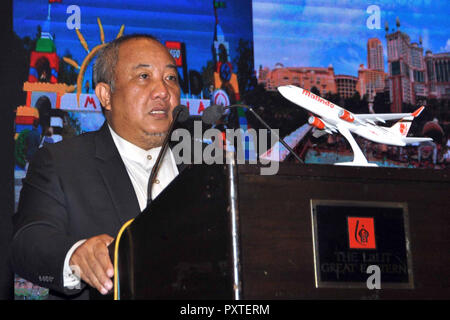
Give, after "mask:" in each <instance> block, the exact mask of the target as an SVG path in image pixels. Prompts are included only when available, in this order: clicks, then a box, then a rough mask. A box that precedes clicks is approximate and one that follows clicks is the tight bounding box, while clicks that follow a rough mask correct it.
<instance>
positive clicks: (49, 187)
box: [11, 123, 183, 299]
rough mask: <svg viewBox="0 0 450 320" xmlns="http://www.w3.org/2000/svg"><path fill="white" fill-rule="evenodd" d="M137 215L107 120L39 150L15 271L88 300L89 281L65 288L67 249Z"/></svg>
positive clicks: (18, 227) (16, 240)
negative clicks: (64, 276)
mask: <svg viewBox="0 0 450 320" xmlns="http://www.w3.org/2000/svg"><path fill="white" fill-rule="evenodd" d="M178 169H179V171H180V172H181V171H182V170H183V167H181V166H179V167H178ZM139 213H140V208H139V203H138V200H137V197H136V194H135V192H134V189H133V185H132V183H131V180H130V179H129V176H128V173H127V171H126V168H125V165H124V163H123V161H122V159H121V157H120V154H119V152H118V150H117V148H116V146H115V144H114V141H113V139H112V137H111V133H110V131H109V129H108V126H107V125H106V123H105V124H104V125H103V126H102V128H101V129H100V130H99V131H95V132H90V133H86V134H82V135H80V136H77V137H74V138H72V139H67V140H65V141H63V142H61V143H57V144H54V145H48V146H46V147H44V148H41V149H40V150H39V151H38V152H37V153H36V155H35V158H34V159H33V161H32V163H31V165H30V168H29V171H28V173H27V177H26V178H25V180H24V183H23V187H22V191H21V195H20V202H19V207H18V212H17V213H16V214H15V218H14V220H15V221H14V230H15V232H14V237H13V243H12V253H11V262H12V266H13V269H14V271H15V272H16V273H17V274H18V275H20V276H21V277H23V278H25V279H27V280H29V281H31V282H33V283H35V284H38V285H40V286H43V287H47V288H50V290H51V291H50V294H51V296H50V298H53V297H57V296H60V297H61V298H84V299H87V298H89V294H88V291H89V290H86V285H83V286H82V288H81V289H79V290H76V289H75V290H68V289H66V288H64V286H63V265H64V259H65V256H66V254H67V252H68V251H69V249H70V248H71V247H72V246H73V245H74V244H75V243H76V242H77V241H79V240H80V239H87V238H90V237H93V236H96V235H100V234H104V233H106V234H109V235H110V236H112V237H115V236H116V235H117V232H118V231H119V229H120V227H121V226H122V225H123V224H124V223H125V222H127V221H128V220H129V219H132V218H134V217H136V216H137V215H138V214H139ZM67 295H68V296H67Z"/></svg>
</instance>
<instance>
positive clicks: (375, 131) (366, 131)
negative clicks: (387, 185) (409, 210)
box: [278, 85, 432, 166]
mask: <svg viewBox="0 0 450 320" xmlns="http://www.w3.org/2000/svg"><path fill="white" fill-rule="evenodd" d="M278 91H279V92H280V93H281V95H283V96H284V97H285V98H286V99H288V100H289V101H291V102H293V103H295V104H297V105H298V106H300V107H302V108H304V109H306V110H308V111H310V112H312V113H313V114H315V115H316V116H311V117H310V118H309V119H308V123H309V124H310V125H311V126H313V127H315V128H316V129H319V130H320V131H316V132H315V133H314V136H316V137H317V136H321V135H322V134H324V133H329V134H333V133H337V132H339V133H341V134H342V135H343V136H344V137H345V138H346V139H347V140H348V142H349V143H350V146H351V147H352V149H353V153H354V158H353V161H352V162H345V163H336V164H341V165H358V166H376V164H373V163H369V162H368V161H367V159H366V157H365V156H364V154H363V153H362V151H361V149H360V148H359V146H358V144H357V143H356V141H355V139H354V138H353V136H352V133H356V134H357V135H359V136H361V137H364V138H366V139H368V140H371V141H374V142H378V143H383V144H388V145H394V146H405V145H407V144H412V143H418V142H423V141H432V139H431V138H416V137H407V134H408V131H409V129H410V127H411V123H412V121H413V119H414V118H415V117H417V116H419V114H420V113H421V112H422V111H423V109H424V108H425V107H423V106H422V107H420V108H418V109H417V110H416V111H414V112H412V113H378V114H376V113H374V114H353V113H351V112H350V111H348V110H345V109H344V108H342V107H340V106H338V105H336V104H334V103H332V102H330V101H328V100H326V99H323V98H321V97H319V96H317V95H315V94H313V93H311V92H310V91H308V90H305V89H302V88H299V87H296V86H292V85H288V86H281V87H278ZM388 120H399V121H398V122H396V123H395V124H394V125H393V126H392V127H383V126H379V125H377V124H376V122H381V123H385V122H386V121H388Z"/></svg>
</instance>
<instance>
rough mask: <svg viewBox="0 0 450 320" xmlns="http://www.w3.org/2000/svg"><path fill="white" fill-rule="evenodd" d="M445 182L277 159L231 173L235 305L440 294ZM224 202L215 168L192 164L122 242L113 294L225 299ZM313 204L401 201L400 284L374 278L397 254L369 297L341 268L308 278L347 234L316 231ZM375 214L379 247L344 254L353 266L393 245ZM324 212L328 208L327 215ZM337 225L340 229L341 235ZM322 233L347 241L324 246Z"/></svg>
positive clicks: (445, 259) (221, 172)
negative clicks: (270, 169) (270, 165)
mask: <svg viewBox="0 0 450 320" xmlns="http://www.w3.org/2000/svg"><path fill="white" fill-rule="evenodd" d="M449 175H450V174H449V170H442V171H439V170H425V169H424V170H418V169H397V168H361V167H340V166H329V165H298V164H293V163H281V164H280V169H279V172H278V174H276V175H273V176H262V175H260V168H259V167H258V166H256V165H255V166H252V165H243V166H238V183H237V186H238V197H237V199H238V222H239V261H238V262H239V270H238V271H239V274H240V280H241V282H240V284H241V289H242V291H241V292H242V294H241V298H242V299H448V298H449V297H450V255H449V254H448V252H449V248H450V210H449V206H450V200H449V199H450V197H449V190H450V183H449V182H450V180H449ZM228 199H229V197H228V181H227V173H226V166H225V165H211V166H207V165H193V166H190V167H189V168H187V169H186V170H185V171H183V173H182V174H181V175H180V176H178V177H177V179H176V180H174V181H173V182H172V183H171V184H170V185H169V186H168V187H167V188H166V189H165V190H164V191H163V192H162V193H161V194H160V196H159V197H158V198H157V199H155V201H154V202H153V203H152V204H151V206H150V208H148V210H146V211H144V212H143V213H142V214H141V215H140V216H138V217H137V218H136V219H135V220H134V221H133V223H132V224H130V226H128V227H127V228H126V229H125V231H124V233H123V235H122V237H121V239H120V245H119V251H118V252H119V259H118V261H119V263H118V266H117V267H118V270H119V278H118V280H119V286H118V292H119V296H120V299H200V300H202V299H234V295H233V291H234V290H235V289H236V288H235V287H234V286H233V274H234V271H233V261H232V260H233V259H232V256H233V253H232V249H233V248H232V245H231V242H232V236H231V233H230V203H229V200H228ZM321 200H323V201H331V202H333V201H339V202H342V203H348V204H349V205H352V204H354V203H359V204H361V203H362V204H363V210H362V211H361V214H362V215H364V216H367V212H368V211H370V210H367V212H366V210H365V209H364V204H365V203H368V204H373V203H377V204H381V205H383V203H394V204H395V203H402V204H404V207H405V208H407V212H406V214H405V216H404V217H403V216H402V219H404V223H405V224H404V225H405V226H406V229H401V230H403V231H404V232H405V234H406V240H405V246H406V249H405V250H407V252H408V260H407V264H408V272H409V273H408V274H406V277H407V279H408V281H407V282H408V285H404V286H403V287H401V286H400V287H395V286H394V287H391V286H386V287H385V286H384V282H383V280H384V279H388V278H389V277H388V276H387V275H386V276H385V274H384V273H383V272H384V271H385V270H387V271H386V272H391V271H392V270H391V269H390V267H389V266H390V265H391V264H392V265H394V263H395V261H394V260H395V255H394V256H392V255H391V256H389V257H390V259H391V260H392V261H391V262H392V263H391V262H389V261H388V262H389V263H391V264H386V265H385V268H382V271H381V289H379V290H378V289H373V290H369V289H368V288H367V287H365V283H364V285H360V286H359V287H357V286H356V287H355V286H353V284H354V283H353V282H351V281H349V280H348V279H351V277H353V275H352V274H351V273H347V274H346V276H347V277H350V278H348V279H347V280H345V279H344V280H345V281H343V282H339V281H340V280H339V279H338V282H333V281H331V282H330V281H329V279H328V280H327V281H325V282H323V284H325V285H322V284H321V282H320V281H318V277H319V278H320V277H324V276H326V273H325V272H326V271H327V270H326V268H322V267H323V266H321V265H320V262H319V261H318V247H320V248H321V249H322V250H331V251H332V250H338V249H336V248H338V246H341V247H342V246H347V242H348V237H352V234H351V232H350V231H349V232H348V234H347V233H345V232H346V231H345V232H344V231H342V232H341V233H339V232H340V231H339V232H338V231H337V229H339V228H340V227H339V224H336V225H328V226H327V225H326V224H327V222H326V219H325V220H323V219H322V220H320V221H321V222H320V221H319V222H320V223H319V225H320V224H322V226H320V230H318V226H317V225H315V222H317V221H315V220H316V218H317V217H315V216H314V215H313V210H312V203H313V201H321ZM372 209H373V208H372ZM380 210H381V209H380ZM372 211H373V210H372ZM374 212H375V213H374V214H378V215H380V216H381V217H382V218H383V219H385V218H386V219H388V220H386V221H387V222H386V223H385V222H383V223H384V224H385V225H387V226H383V223H381V222H380V221H378V220H377V219H381V218H375V233H376V236H377V248H376V249H371V250H360V249H348V248H347V249H348V250H347V249H346V250H347V251H346V252H347V253H348V256H351V257H353V258H352V259H354V261H356V260H357V258H355V257H360V256H364V258H366V257H369V256H372V257H381V255H376V254H375V255H374V253H376V250H383V249H382V248H383V246H385V247H386V246H388V247H389V246H391V245H394V246H395V242H396V241H399V240H398V239H400V240H401V239H402V237H401V236H400V237H398V235H397V233H396V232H394V231H392V236H391V235H390V233H389V232H390V231H389V230H390V229H389V228H390V227H391V225H390V223H391V222H390V220H389V214H388V213H383V212H377V211H376V210H375V211H374ZM333 215H334V214H333V213H332V211H331V213H330V214H328V217H331V218H333ZM325 217H326V216H325ZM346 221H347V220H346ZM348 221H350V220H348ZM346 223H347V222H345V223H344V222H343V223H342V224H341V227H342V226H343V228H347V225H346ZM348 226H349V227H348V228H349V230H350V224H349V225H348ZM383 228H384V229H385V231H383ZM386 228H387V229H386ZM392 228H394V227H393V224H392ZM401 228H403V227H402V226H401ZM321 230H328V232H329V233H330V234H333V233H334V234H336V237H339V236H340V234H342V235H343V236H342V237H343V238H345V239H341V240H342V241H341V240H339V241H337V242H335V241H330V240H328V241H324V240H323V234H324V232H323V231H321ZM392 230H394V229H392ZM317 231H319V232H318V233H319V234H320V233H321V234H320V236H319V235H318V234H317ZM403 231H402V232H403ZM325 235H326V236H328V235H327V234H325ZM328 239H332V238H328ZM338 242H340V243H341V244H339V245H338ZM400 247H402V245H400ZM339 250H341V249H339ZM337 252H340V251H337ZM366 253H367V255H365V254H366ZM322 258H323V257H322V256H321V259H322ZM383 259H384V258H383ZM372 261H375V260H372ZM380 261H381V260H379V262H380ZM405 261H406V260H405ZM375 262H376V261H375ZM381 262H383V261H381ZM385 262H386V261H385ZM349 266H350V265H349ZM344 267H345V266H344ZM347 267H348V266H347ZM321 272H322V273H321ZM318 273H321V276H320V275H319V276H318ZM332 276H333V274H332ZM359 276H361V274H360V275H359ZM368 276H369V274H368V275H367V277H368ZM338 278H339V277H338ZM340 279H341V280H342V279H343V278H342V274H341V278H340ZM392 279H394V280H395V279H396V278H395V275H394V276H393V277H392ZM394 280H392V281H394ZM402 285H403V284H402Z"/></svg>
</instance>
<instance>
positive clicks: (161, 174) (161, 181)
mask: <svg viewBox="0 0 450 320" xmlns="http://www.w3.org/2000/svg"><path fill="white" fill-rule="evenodd" d="M108 127H109V130H110V132H111V135H112V138H113V140H114V144H115V145H116V147H117V149H118V151H119V154H120V156H121V158H122V161H123V162H124V164H125V168H126V170H127V172H128V176H129V177H130V180H131V183H132V185H133V188H134V192H135V193H136V197H137V199H138V202H139V207H140V209H141V211H143V210H144V209H145V208H146V207H147V188H148V180H149V178H150V173H151V171H152V168H153V166H154V165H155V161H156V159H157V158H158V154H159V151H160V150H161V147H158V148H153V149H150V150H144V149H141V148H139V147H138V146H136V145H134V144H132V143H131V142H128V141H127V140H125V139H123V138H122V137H120V136H119V135H118V134H117V133H115V132H114V130H113V129H112V128H111V127H110V126H109V125H108ZM177 175H178V167H177V164H176V162H175V158H174V156H173V153H172V151H171V150H170V148H167V151H166V154H165V156H164V158H163V159H162V161H161V165H160V167H159V171H158V174H157V176H156V180H155V183H154V184H153V187H152V199H155V198H156V197H157V196H158V195H159V194H160V192H161V191H163V190H164V189H165V188H166V187H167V186H168V185H169V184H170V182H171V181H172V180H173V179H175V177H176V176H177ZM85 241H86V240H85V239H84V240H80V241H78V242H77V243H75V244H74V245H73V246H72V247H71V248H70V250H69V251H68V252H67V255H66V258H65V260H64V271H63V275H64V287H72V288H73V287H76V286H77V285H79V283H80V279H79V276H77V275H75V274H73V273H72V270H71V268H70V267H69V261H70V258H71V257H72V254H73V252H74V251H75V250H76V249H77V248H78V247H79V246H80V245H82V244H83V243H84V242H85Z"/></svg>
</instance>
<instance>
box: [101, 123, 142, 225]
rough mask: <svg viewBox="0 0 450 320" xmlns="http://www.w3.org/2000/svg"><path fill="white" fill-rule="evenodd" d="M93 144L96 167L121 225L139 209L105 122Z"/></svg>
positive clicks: (138, 211)
mask: <svg viewBox="0 0 450 320" xmlns="http://www.w3.org/2000/svg"><path fill="white" fill-rule="evenodd" d="M95 144H96V154H95V156H96V158H97V169H98V171H99V172H100V174H101V176H102V178H103V181H104V183H105V186H106V189H107V190H108V193H109V194H110V196H111V202H112V203H113V205H114V207H115V209H116V214H117V217H118V218H119V220H120V223H121V225H123V224H124V223H125V222H127V221H128V220H130V219H133V218H135V217H136V216H137V215H138V214H139V213H140V212H141V210H140V208H139V202H138V199H137V197H136V193H135V191H134V188H133V185H132V183H131V180H130V178H129V176H128V172H127V170H126V168H125V164H124V163H123V161H122V158H121V157H120V154H119V151H118V150H117V147H116V145H115V144H114V141H113V139H112V136H111V133H110V131H109V128H108V125H107V123H106V122H105V123H104V124H103V126H102V128H101V129H100V130H99V131H98V132H97V136H96V139H95Z"/></svg>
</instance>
